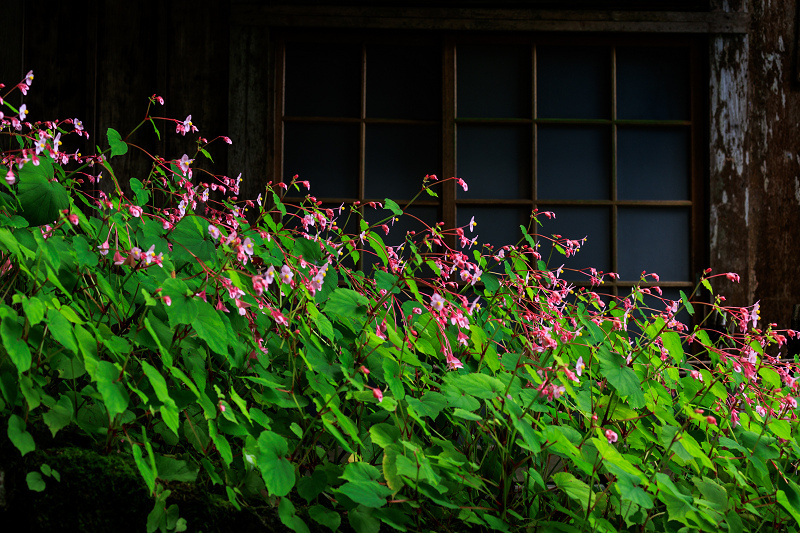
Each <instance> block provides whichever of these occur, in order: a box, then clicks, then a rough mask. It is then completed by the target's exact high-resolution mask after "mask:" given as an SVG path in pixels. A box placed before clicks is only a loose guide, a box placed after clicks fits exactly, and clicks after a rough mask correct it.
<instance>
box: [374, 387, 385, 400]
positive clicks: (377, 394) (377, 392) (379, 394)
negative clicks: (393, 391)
mask: <svg viewBox="0 0 800 533" xmlns="http://www.w3.org/2000/svg"><path fill="white" fill-rule="evenodd" d="M372 395H373V396H374V397H375V399H376V400H378V403H381V402H382V401H383V392H381V390H380V389H379V388H377V387H375V388H374V389H372Z"/></svg>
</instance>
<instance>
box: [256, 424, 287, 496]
mask: <svg viewBox="0 0 800 533" xmlns="http://www.w3.org/2000/svg"><path fill="white" fill-rule="evenodd" d="M258 449H259V451H260V453H259V456H258V469H259V470H261V476H262V477H263V478H264V484H265V485H266V486H267V490H268V491H269V493H270V494H271V495H273V496H286V495H287V494H289V491H291V490H292V487H294V482H295V475H294V465H293V464H292V463H290V462H289V461H288V460H287V459H286V454H287V453H288V451H289V446H288V444H287V443H286V439H284V438H283V437H281V436H280V435H278V434H277V433H274V432H272V431H262V432H261V435H260V436H259V437H258Z"/></svg>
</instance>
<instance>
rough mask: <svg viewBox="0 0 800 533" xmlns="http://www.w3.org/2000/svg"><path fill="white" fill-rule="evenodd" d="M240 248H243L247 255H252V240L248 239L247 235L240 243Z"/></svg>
mask: <svg viewBox="0 0 800 533" xmlns="http://www.w3.org/2000/svg"><path fill="white" fill-rule="evenodd" d="M242 248H244V253H246V254H247V255H249V256H252V255H253V241H251V240H250V237H247V238H246V239H245V240H244V242H243V243H242Z"/></svg>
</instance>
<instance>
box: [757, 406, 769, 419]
mask: <svg viewBox="0 0 800 533" xmlns="http://www.w3.org/2000/svg"><path fill="white" fill-rule="evenodd" d="M756 413H758V414H759V415H760V416H762V417H763V416H767V410H766V409H764V407H763V406H761V405H756Z"/></svg>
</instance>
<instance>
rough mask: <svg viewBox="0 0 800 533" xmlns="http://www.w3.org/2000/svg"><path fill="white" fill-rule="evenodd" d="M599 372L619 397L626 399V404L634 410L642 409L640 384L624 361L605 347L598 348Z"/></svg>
mask: <svg viewBox="0 0 800 533" xmlns="http://www.w3.org/2000/svg"><path fill="white" fill-rule="evenodd" d="M598 354H599V355H600V370H601V371H602V373H603V375H604V376H605V377H606V379H608V382H609V383H611V385H613V386H614V388H615V389H617V392H619V394H620V395H621V396H627V397H628V403H629V404H630V406H631V407H632V408H634V409H639V408H641V407H644V404H645V399H644V392H642V382H641V381H639V377H638V376H637V375H636V372H634V371H633V369H632V368H630V367H628V366H627V364H626V363H625V359H624V358H623V357H622V356H621V355H619V354H617V353H612V352H610V351H609V350H608V348H606V347H605V346H600V349H599V350H598Z"/></svg>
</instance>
